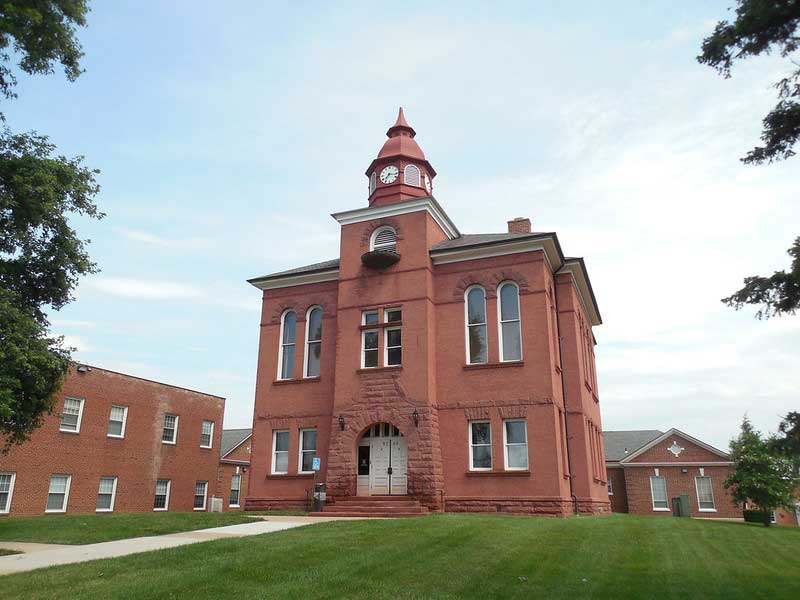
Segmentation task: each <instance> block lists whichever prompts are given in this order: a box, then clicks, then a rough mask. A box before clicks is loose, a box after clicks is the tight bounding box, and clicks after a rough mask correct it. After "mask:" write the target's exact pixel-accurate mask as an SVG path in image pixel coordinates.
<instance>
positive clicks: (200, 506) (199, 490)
mask: <svg viewBox="0 0 800 600" xmlns="http://www.w3.org/2000/svg"><path fill="white" fill-rule="evenodd" d="M207 493H208V482H207V481H197V482H195V484H194V504H193V505H192V509H194V510H205V509H206V494H207Z"/></svg>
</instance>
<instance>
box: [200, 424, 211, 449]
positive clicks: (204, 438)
mask: <svg viewBox="0 0 800 600" xmlns="http://www.w3.org/2000/svg"><path fill="white" fill-rule="evenodd" d="M213 440H214V421H203V425H202V426H201V428H200V447H201V448H211V444H212V443H213Z"/></svg>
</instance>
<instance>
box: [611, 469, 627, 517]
mask: <svg viewBox="0 0 800 600" xmlns="http://www.w3.org/2000/svg"><path fill="white" fill-rule="evenodd" d="M607 472H608V481H609V482H611V486H612V492H613V493H612V494H609V495H608V499H609V500H611V511H612V512H616V513H626V512H628V494H627V490H626V489H625V471H624V469H622V468H611V469H608V471H607Z"/></svg>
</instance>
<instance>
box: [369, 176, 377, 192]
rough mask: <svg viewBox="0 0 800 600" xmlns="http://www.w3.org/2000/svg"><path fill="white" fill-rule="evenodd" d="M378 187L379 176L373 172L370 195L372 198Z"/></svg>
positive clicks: (370, 178) (370, 179) (370, 181)
mask: <svg viewBox="0 0 800 600" xmlns="http://www.w3.org/2000/svg"><path fill="white" fill-rule="evenodd" d="M377 185H378V176H377V175H376V174H375V172H374V171H373V172H372V175H370V176H369V195H370V196H371V195H372V192H374V191H375V188H376V187H377Z"/></svg>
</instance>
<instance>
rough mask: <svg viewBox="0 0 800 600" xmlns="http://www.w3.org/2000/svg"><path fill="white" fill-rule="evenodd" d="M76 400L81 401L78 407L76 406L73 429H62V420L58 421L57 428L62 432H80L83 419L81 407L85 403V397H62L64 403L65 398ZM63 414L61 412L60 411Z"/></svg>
mask: <svg viewBox="0 0 800 600" xmlns="http://www.w3.org/2000/svg"><path fill="white" fill-rule="evenodd" d="M68 399H69V400H77V401H78V402H80V403H81V405H80V408H78V422H77V424H76V425H75V430H74V431H73V430H72V429H63V422H59V424H58V430H59V431H60V432H62V433H76V434H77V433H80V432H81V422H82V421H83V407H84V405H85V404H86V399H85V398H76V397H75V396H67V397H66V398H64V403H65V404H66V402H67V400H68ZM62 414H63V413H62Z"/></svg>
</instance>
